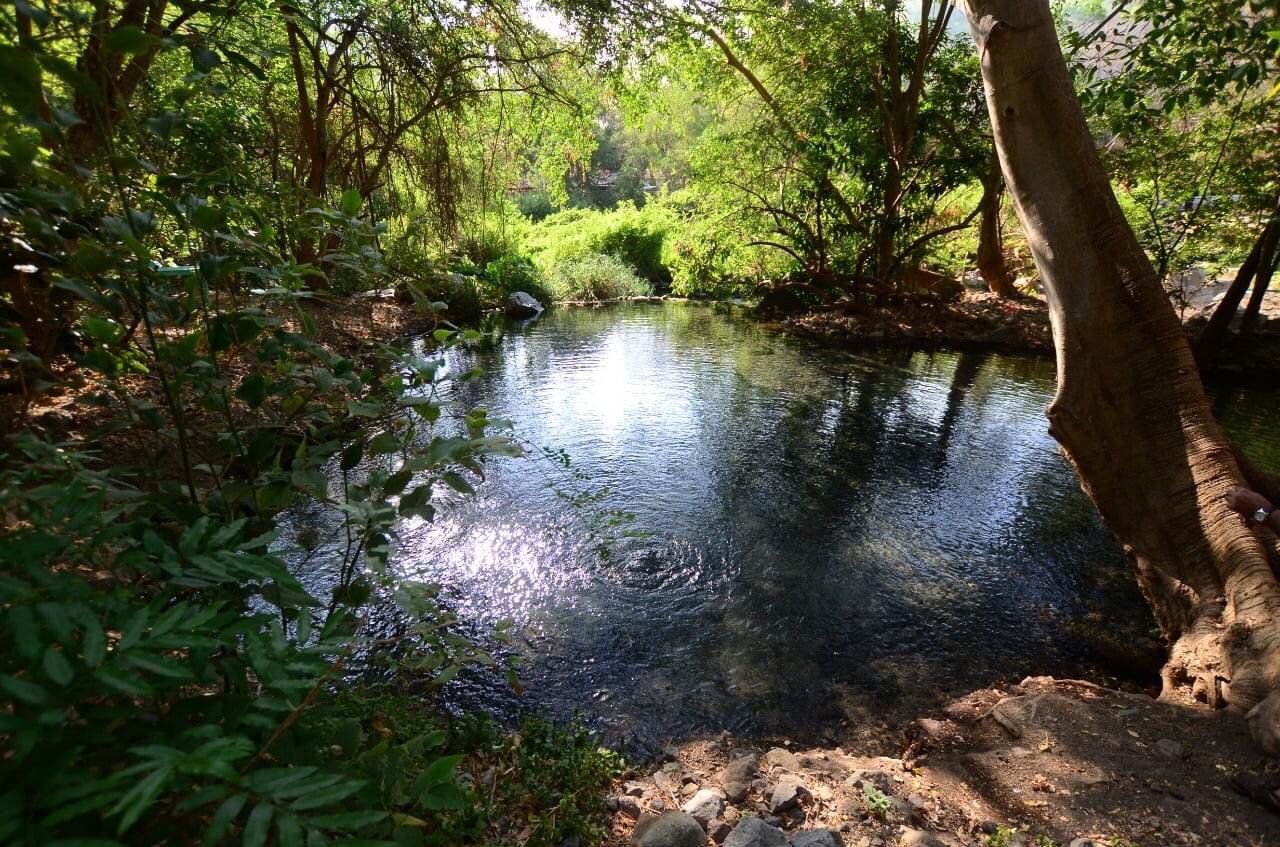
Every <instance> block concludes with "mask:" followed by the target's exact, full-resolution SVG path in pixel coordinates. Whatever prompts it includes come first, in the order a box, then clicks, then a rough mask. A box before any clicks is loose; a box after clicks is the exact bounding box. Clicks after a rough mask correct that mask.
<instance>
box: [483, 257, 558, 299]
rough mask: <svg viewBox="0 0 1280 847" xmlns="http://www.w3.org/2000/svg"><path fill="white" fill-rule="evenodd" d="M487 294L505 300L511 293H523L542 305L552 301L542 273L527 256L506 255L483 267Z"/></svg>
mask: <svg viewBox="0 0 1280 847" xmlns="http://www.w3.org/2000/svg"><path fill="white" fill-rule="evenodd" d="M483 278H484V282H485V284H486V288H487V289H488V291H487V293H488V294H489V295H490V296H492V297H494V298H495V299H498V300H502V299H505V298H506V296H507V295H508V294H510V293H511V292H513V291H524V292H527V293H528V294H530V295H532V296H533V297H534V298H536V299H537V300H540V301H541V302H543V303H549V302H551V300H552V299H553V297H552V295H551V292H550V291H548V290H547V286H546V283H545V282H544V281H543V276H542V271H541V270H539V269H538V266H537V265H535V264H534V263H533V260H532V259H530V258H529V257H528V256H520V255H516V254H513V253H508V254H506V255H505V256H500V257H498V258H497V259H494V260H493V261H492V262H490V263H489V264H488V265H486V266H485V269H484V274H483Z"/></svg>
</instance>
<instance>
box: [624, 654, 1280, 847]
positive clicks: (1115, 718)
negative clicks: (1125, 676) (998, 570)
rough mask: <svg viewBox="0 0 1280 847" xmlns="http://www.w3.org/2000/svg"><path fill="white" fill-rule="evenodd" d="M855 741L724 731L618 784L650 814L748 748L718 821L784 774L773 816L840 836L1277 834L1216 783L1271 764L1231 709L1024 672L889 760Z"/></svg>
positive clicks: (1279, 833) (1058, 839)
mask: <svg viewBox="0 0 1280 847" xmlns="http://www.w3.org/2000/svg"><path fill="white" fill-rule="evenodd" d="M855 745H856V742H854V743H853V744H849V745H843V746H831V747H822V748H812V749H805V750H790V749H788V748H787V747H786V746H785V743H784V742H779V746H778V747H777V748H775V749H773V750H770V751H767V752H766V751H765V750H763V749H760V748H759V747H757V748H755V749H751V747H750V746H749V745H740V744H739V743H738V742H737V741H735V740H734V739H732V738H730V737H728V736H722V737H719V738H713V739H705V740H700V741H695V742H690V743H687V744H684V745H682V746H681V747H680V748H679V749H678V751H676V750H673V751H672V753H674V754H675V755H676V759H677V761H676V763H675V764H674V765H673V764H671V763H667V764H665V765H663V766H660V767H658V768H657V769H656V770H654V769H653V768H648V769H645V771H644V773H645V774H646V775H643V776H641V775H639V774H632V775H631V776H630V781H626V780H624V781H620V782H619V784H618V792H619V794H620V795H623V796H625V794H626V792H627V791H628V790H630V791H631V793H632V794H639V795H640V796H639V797H636V798H634V800H635V801H636V804H638V806H639V810H638V811H639V813H640V814H641V815H653V814H659V813H661V812H662V811H664V810H667V809H672V808H678V807H679V806H680V805H681V804H682V803H684V802H686V800H687V799H688V797H689V796H691V795H692V794H693V792H694V790H696V788H702V787H719V786H720V782H719V780H718V776H717V775H718V774H719V772H720V770H721V769H722V768H723V767H724V766H725V765H726V764H727V763H728V762H729V760H730V758H731V757H734V758H736V757H740V756H742V755H744V754H746V753H754V754H756V755H758V756H759V757H760V768H759V772H758V774H757V779H756V781H755V782H754V783H753V785H752V788H751V791H750V793H749V795H748V796H747V797H746V799H745V800H743V801H742V802H741V803H737V804H733V803H730V804H729V805H728V807H727V808H726V811H725V812H724V813H723V815H722V818H723V819H724V820H726V822H729V823H731V824H732V823H735V822H736V821H737V820H739V819H741V818H742V817H745V816H748V815H758V816H761V817H765V818H767V819H768V817H769V807H768V805H767V803H768V799H769V797H770V795H771V792H772V789H773V787H774V786H775V785H777V784H778V782H779V781H780V780H782V779H783V778H785V777H788V776H796V777H799V779H800V780H801V781H802V782H803V783H804V785H805V787H806V788H807V790H808V792H809V794H810V795H811V798H810V799H807V800H806V801H805V802H804V803H803V804H802V805H801V807H800V808H799V809H798V810H796V811H794V812H792V813H789V814H788V813H785V812H784V813H782V814H780V815H779V816H778V817H777V818H773V821H774V822H776V823H777V824H778V825H779V826H781V827H782V828H783V829H784V830H786V831H787V834H788V836H791V837H794V834H795V833H796V832H800V831H803V830H810V829H818V828H829V829H832V830H835V831H836V832H838V833H839V834H840V836H841V838H842V840H843V843H844V844H845V845H848V847H878V846H879V845H883V847H893V846H894V845H937V844H942V845H949V847H959V846H960V845H991V847H996V845H1001V846H1002V847H1003V845H1017V844H1022V845H1025V847H1041V845H1051V844H1056V845H1061V847H1068V845H1075V847H1093V845H1096V846H1097V847H1128V845H1133V846H1134V847H1173V846H1174V845H1177V847H1183V846H1184V845H1186V847H1191V845H1196V847H1216V845H1222V846H1223V847H1227V845H1230V847H1246V845H1247V847H1262V845H1280V816H1277V815H1276V814H1274V813H1272V812H1270V811H1268V810H1266V809H1264V808H1263V807H1262V806H1260V805H1257V804H1256V803H1254V802H1253V801H1251V800H1249V799H1246V798H1244V797H1242V796H1240V795H1239V794H1237V793H1236V792H1235V791H1234V790H1233V789H1232V788H1231V786H1230V784H1229V782H1228V777H1229V776H1230V775H1231V774H1233V773H1237V772H1240V771H1246V772H1253V773H1255V774H1261V773H1263V772H1265V771H1266V769H1268V768H1271V769H1274V768H1276V763H1275V762H1273V761H1268V760H1267V759H1266V758H1265V757H1263V756H1261V754H1259V753H1258V752H1257V750H1256V748H1255V747H1254V745H1253V743H1252V741H1251V740H1250V738H1249V735H1248V732H1247V730H1246V728H1245V726H1244V722H1243V720H1241V719H1240V718H1238V717H1237V716H1235V715H1231V714H1227V713H1223V712H1211V711H1208V710H1206V709H1197V708H1189V707H1185V706H1174V705H1170V704H1166V703H1161V702H1159V701H1156V700H1153V699H1151V698H1150V697H1147V696H1144V695H1141V694H1132V693H1126V692H1120V691H1114V690H1110V689H1106V688H1102V687H1100V686H1097V685H1094V684H1092V683H1088V682H1081V681H1075V680H1055V679H1053V678H1050V677H1034V678H1030V679H1026V680H1023V682H1022V683H1020V684H1018V685H1011V686H1008V687H1006V688H1004V689H985V690H980V691H976V692H973V693H971V694H969V695H967V696H965V697H963V698H961V699H959V700H957V701H955V702H953V703H951V704H950V705H948V706H947V707H946V708H945V709H943V710H942V711H941V712H940V713H938V714H935V715H932V716H929V717H923V718H919V719H917V720H915V721H913V722H912V723H911V724H910V725H908V726H907V727H906V728H905V730H904V732H903V735H902V741H901V753H900V754H899V755H898V756H896V757H883V756H874V755H864V754H863V753H862V752H861V751H860V750H858V749H857V747H856V746H855ZM868 782H871V783H872V784H873V785H880V786H882V787H883V788H884V789H885V790H884V791H883V792H881V794H882V798H883V799H880V801H879V803H878V804H877V802H875V800H876V797H877V795H876V794H875V793H874V792H872V793H871V795H870V798H869V797H868V792H867V791H866V790H865V789H864V788H863V787H862V786H864V785H866V784H867V783H868ZM876 791H880V789H879V788H877V789H876ZM636 804H633V803H632V802H631V801H628V800H622V801H621V804H620V805H619V807H618V808H619V811H617V812H616V813H615V815H614V818H613V832H612V838H611V840H610V842H609V843H610V844H612V845H622V844H626V843H627V842H628V839H629V838H630V835H631V832H632V829H633V828H634V825H635V819H634V817H633V814H634V813H636V812H637V809H636V808H635V807H634V806H635V805H636ZM877 806H878V808H877ZM711 829H712V831H713V832H715V831H716V830H717V827H716V826H715V825H714V823H713V826H712V827H711ZM727 829H728V828H727V827H720V828H719V830H720V831H719V832H718V833H717V834H719V835H720V836H721V838H722V839H723V834H724V832H725V831H727ZM931 839H933V840H931ZM1079 839H1084V840H1083V841H1081V840H1079ZM708 843H715V839H714V838H710V837H709V842H708Z"/></svg>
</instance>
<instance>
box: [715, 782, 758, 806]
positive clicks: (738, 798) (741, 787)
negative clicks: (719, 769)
mask: <svg viewBox="0 0 1280 847" xmlns="http://www.w3.org/2000/svg"><path fill="white" fill-rule="evenodd" d="M721 784H722V785H724V794H725V796H726V797H728V798H729V802H730V803H741V802H742V801H743V800H745V799H747V795H748V794H750V793H751V786H750V785H747V784H746V783H745V782H725V783H721Z"/></svg>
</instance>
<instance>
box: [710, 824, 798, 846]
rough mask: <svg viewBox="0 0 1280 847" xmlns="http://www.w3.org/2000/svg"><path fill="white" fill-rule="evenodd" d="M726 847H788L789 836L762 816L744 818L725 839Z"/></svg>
mask: <svg viewBox="0 0 1280 847" xmlns="http://www.w3.org/2000/svg"><path fill="white" fill-rule="evenodd" d="M724 847H787V837H786V836H785V835H783V834H782V830H780V829H778V828H777V827H775V826H770V825H769V824H767V823H765V822H764V821H763V820H761V819H760V818H743V819H742V821H741V822H740V823H739V824H738V825H737V826H735V827H734V828H733V832H731V833H729V837H728V838H726V839H725V840H724Z"/></svg>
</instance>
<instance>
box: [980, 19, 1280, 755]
mask: <svg viewBox="0 0 1280 847" xmlns="http://www.w3.org/2000/svg"><path fill="white" fill-rule="evenodd" d="M967 13H968V16H969V22H970V26H971V28H972V30H973V33H974V40H975V41H976V43H977V47H978V53H979V55H980V57H981V62H982V77H983V83H984V85H985V88H986V93H987V107H988V111H989V113H990V116H991V124H992V129H993V131H994V135H995V140H996V147H997V149H998V151H999V154H1000V161H1001V165H1002V167H1003V170H1004V175H1005V182H1006V184H1007V185H1008V187H1009V191H1010V195H1011V197H1012V198H1013V203H1014V208H1015V209H1016V211H1017V213H1018V218H1019V220H1020V221H1021V222H1022V226H1023V229H1024V230H1025V232H1026V233H1027V241H1028V243H1029V244H1030V246H1031V250H1032V253H1033V254H1034V256H1035V260H1036V265H1037V266H1038V268H1039V270H1040V275H1041V277H1042V279H1043V280H1044V284H1045V289H1046V292H1047V295H1048V301H1049V314H1050V320H1051V322H1052V326H1053V336H1054V345H1055V347H1056V349H1057V359H1058V390H1057V394H1056V396H1055V397H1054V400H1053V402H1052V404H1051V405H1050V406H1049V409H1048V417H1049V431H1050V432H1051V433H1052V435H1053V436H1054V437H1055V438H1056V439H1057V440H1058V441H1059V442H1060V443H1061V444H1062V447H1063V451H1064V453H1065V454H1066V456H1067V458H1068V460H1069V461H1070V462H1071V464H1072V465H1073V466H1074V468H1075V470H1076V472H1077V474H1078V475H1079V478H1080V482H1081V485H1082V487H1083V488H1084V490H1085V492H1086V493H1087V494H1088V495H1089V497H1090V498H1091V499H1092V500H1093V502H1094V504H1095V505H1096V506H1097V508H1098V511H1099V512H1100V513H1101V514H1102V517H1103V519H1104V520H1105V521H1106V523H1107V526H1108V527H1110V529H1111V531H1112V532H1113V533H1114V534H1115V536H1116V538H1117V539H1118V540H1119V541H1120V543H1121V544H1122V545H1123V547H1124V550H1125V552H1126V554H1127V556H1128V557H1129V560H1130V562H1131V563H1132V564H1133V567H1134V570H1135V572H1136V574H1137V578H1138V582H1139V585H1140V586H1141V588H1142V590H1143V593H1144V594H1145V595H1146V597H1147V600H1148V601H1149V603H1150V604H1151V607H1152V609H1153V611H1154V612H1155V616H1156V620H1157V621H1158V622H1159V624H1160V626H1161V628H1162V629H1163V630H1164V632H1165V634H1166V636H1167V638H1168V639H1169V642H1170V644H1171V645H1172V649H1171V654H1170V657H1169V661H1168V663H1167V664H1166V665H1165V668H1164V671H1163V679H1164V694H1163V696H1164V697H1165V698H1166V699H1175V700H1177V699H1181V700H1190V699H1192V698H1195V699H1198V700H1201V701H1205V702H1208V703H1212V704H1214V705H1224V704H1229V705H1232V706H1234V707H1239V708H1244V709H1247V708H1249V707H1251V706H1254V705H1255V704H1260V703H1262V701H1264V700H1266V703H1265V706H1264V708H1263V709H1262V711H1263V712H1264V713H1266V714H1269V715H1272V716H1275V715H1276V714H1277V713H1278V712H1280V710H1278V709H1277V707H1278V706H1280V690H1278V689H1280V584H1277V582H1276V577H1275V576H1274V575H1273V573H1272V570H1271V567H1270V563H1269V557H1270V556H1272V555H1276V554H1277V553H1280V550H1278V549H1277V546H1276V539H1275V537H1274V536H1272V535H1271V534H1270V533H1268V532H1266V531H1265V530H1256V529H1250V528H1248V527H1247V526H1246V525H1245V524H1244V522H1243V521H1242V520H1241V519H1240V516H1239V515H1237V514H1235V513H1234V512H1233V511H1232V510H1231V509H1230V507H1228V506H1227V503H1226V500H1225V495H1226V492H1227V490H1228V489H1229V488H1231V487H1232V486H1234V485H1239V484H1241V483H1243V482H1244V479H1243V477H1242V475H1241V471H1240V468H1239V466H1238V464H1237V462H1236V459H1235V457H1234V455H1233V453H1232V448H1231V445H1230V444H1229V443H1228V441H1227V439H1226V438H1225V437H1224V436H1223V434H1222V431H1221V430H1220V429H1219V427H1218V424H1217V422H1216V421H1215V420H1214V418H1213V414H1212V412H1211V411H1210V408H1209V402H1208V400H1207V398H1206V396H1205V393H1204V389H1203V388H1202V387H1201V385H1200V381H1199V378H1198V375H1197V370H1196V365H1195V360H1194V359H1193V358H1192V355H1191V348H1190V346H1189V345H1188V344H1187V341H1186V339H1185V337H1184V335H1183V333H1182V327H1181V325H1180V324H1179V322H1178V318H1177V316H1176V315H1175V314H1174V311H1173V306H1172V305H1171V304H1170V303H1169V300H1168V298H1167V297H1166V296H1165V293H1164V291H1163V289H1162V288H1161V286H1160V281H1159V279H1158V278H1157V276H1156V273H1155V270H1154V269H1153V268H1152V267H1151V263H1150V261H1148V259H1147V256H1146V254H1145V253H1144V252H1143V250H1142V248H1141V247H1140V246H1139V245H1138V242H1137V239H1136V238H1135V237H1134V234H1133V231H1132V230H1131V229H1130V228H1129V225H1128V223H1126V221H1125V218H1124V216H1123V214H1122V213H1121V211H1120V207H1119V205H1118V204H1117V202H1116V199H1115V195H1114V194H1113V193H1112V190H1111V184H1110V182H1109V180H1108V178H1107V175H1106V173H1105V171H1104V170H1103V168H1102V163H1101V161H1100V159H1099V157H1098V154H1097V150H1096V148H1095V145H1094V140H1093V138H1092V137H1091V135H1090V134H1089V130H1088V127H1087V125H1086V124H1085V120H1084V114H1083V112H1082V111H1081V109H1080V104H1079V101H1078V100H1077V99H1076V95H1075V91H1074V89H1073V87H1072V83H1071V77H1070V74H1069V73H1068V71H1067V65H1066V62H1065V60H1064V58H1063V55H1062V51H1061V48H1060V46H1059V44H1058V39H1057V36H1056V33H1055V30H1054V22H1053V16H1052V14H1051V13H1050V9H1049V2H1048V0H969V2H968V9H967ZM1252 723H1253V724H1254V729H1255V731H1258V734H1259V740H1260V741H1262V742H1263V746H1264V747H1271V746H1274V745H1277V742H1280V735H1277V734H1276V732H1275V731H1276V730H1277V729H1280V727H1276V726H1275V721H1274V720H1269V721H1268V722H1267V725H1268V726H1270V727H1271V730H1272V731H1271V732H1270V733H1268V732H1266V731H1265V727H1264V730H1263V731H1259V730H1258V726H1259V725H1260V724H1259V722H1256V721H1254V722H1252ZM1278 749H1280V748H1278Z"/></svg>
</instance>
